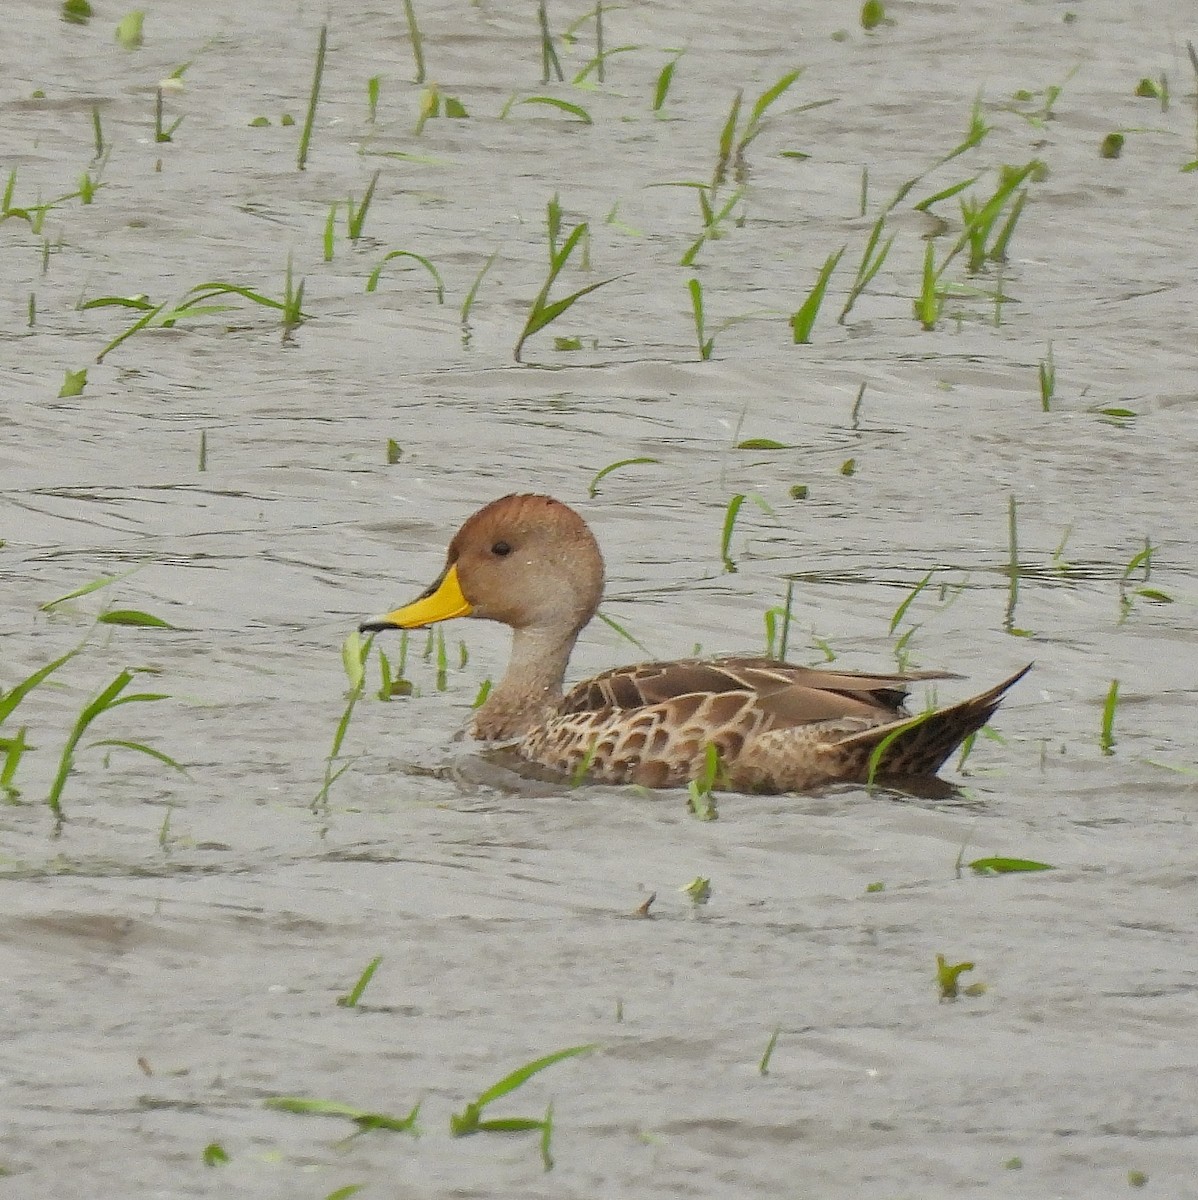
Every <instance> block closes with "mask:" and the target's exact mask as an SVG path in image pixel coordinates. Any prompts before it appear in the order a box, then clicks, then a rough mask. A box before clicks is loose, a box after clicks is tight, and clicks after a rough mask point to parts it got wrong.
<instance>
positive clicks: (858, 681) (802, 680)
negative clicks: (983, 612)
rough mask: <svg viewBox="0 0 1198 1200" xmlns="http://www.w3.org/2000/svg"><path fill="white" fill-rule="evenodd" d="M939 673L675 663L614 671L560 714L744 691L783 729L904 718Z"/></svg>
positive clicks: (762, 662) (589, 684) (743, 660)
mask: <svg viewBox="0 0 1198 1200" xmlns="http://www.w3.org/2000/svg"><path fill="white" fill-rule="evenodd" d="M944 678H951V676H949V675H947V674H944V673H941V672H937V671H928V672H919V673H913V674H907V675H859V674H855V673H854V672H851V671H823V670H816V669H815V668H812V667H800V666H796V665H794V664H792V663H784V662H778V661H777V660H775V659H772V658H754V657H743V656H732V657H727V658H714V659H699V658H686V659H677V660H675V661H672V662H648V663H636V664H634V665H632V666H627V667H616V668H614V669H612V670H610V671H604V672H603V673H602V674H600V675H596V676H594V677H593V678H591V679H587V680H584V681H583V682H582V683H580V684H578V685H577V686H576V687H575V688H573V689H572V690H571V691H570V692H569V693H568V694H567V695H566V697H565V698H564V699H563V701H562V703H561V707H560V709H559V711H560V712H562V713H584V712H599V711H604V710H613V709H615V710H621V711H627V710H631V709H638V708H647V707H651V706H653V705H656V704H662V703H665V702H666V701H669V700H673V699H675V698H677V697H679V696H687V695H706V696H714V695H719V694H722V693H727V692H739V693H741V694H742V695H745V696H747V697H750V698H751V701H752V703H753V704H754V705H755V706H756V707H757V708H758V709H759V710H760V712H761V713H763V714H766V723H767V724H768V725H770V726H771V727H777V728H783V727H787V726H794V725H806V724H810V723H811V722H814V721H831V720H836V719H837V718H841V717H869V718H872V719H873V720H874V721H878V722H883V721H889V720H893V719H894V718H895V717H896V716H902V715H904V714H903V707H902V705H903V700H904V699H905V698H906V695H907V687H906V685H907V684H908V683H910V682H912V681H914V680H918V679H944Z"/></svg>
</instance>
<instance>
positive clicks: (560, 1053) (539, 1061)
mask: <svg viewBox="0 0 1198 1200" xmlns="http://www.w3.org/2000/svg"><path fill="white" fill-rule="evenodd" d="M598 1048H599V1047H598V1044H597V1043H595V1042H587V1043H586V1044H584V1045H581V1046H570V1047H568V1048H567V1049H565V1050H556V1051H554V1052H553V1053H552V1054H546V1055H545V1056H544V1057H543V1058H536V1059H533V1061H532V1062H528V1063H525V1064H524V1066H522V1067H517V1068H516V1070H514V1071H513V1072H512V1073H511V1074H510V1075H505V1076H504V1077H503V1078H502V1079H501V1080H499V1082H498V1083H494V1084H492V1085H491V1086H490V1087H489V1088H487V1090H486V1091H485V1092H482V1093H481V1094H480V1095H479V1097H478V1099H477V1100H475V1102H474V1103H475V1105H476V1106H477V1107H478V1108H479V1109H480V1110H481V1109H484V1108H486V1106H487V1105H488V1104H491V1103H492V1102H493V1101H495V1100H498V1099H499V1098H500V1097H502V1096H507V1095H509V1094H510V1093H511V1092H514V1091H515V1090H516V1089H517V1088H518V1087H522V1086H523V1085H524V1084H525V1083H527V1082H528V1081H529V1080H530V1079H531V1078H532V1077H533V1076H534V1075H537V1074H539V1073H540V1072H541V1071H544V1070H545V1069H546V1068H547V1067H552V1066H553V1065H554V1064H555V1063H559V1062H561V1061H562V1060H563V1059H567V1058H576V1057H578V1056H579V1055H582V1054H590V1053H591V1052H592V1051H594V1050H597V1049H598Z"/></svg>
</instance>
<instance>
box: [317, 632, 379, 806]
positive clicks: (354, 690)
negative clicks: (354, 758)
mask: <svg viewBox="0 0 1198 1200" xmlns="http://www.w3.org/2000/svg"><path fill="white" fill-rule="evenodd" d="M373 644H374V635H373V634H372V635H371V636H370V637H368V638H366V639H365V640H363V638H362V636H361V634H359V633H358V632H357V631H356V630H355V631H354V632H353V633H351V634H350V635H349V636H348V637H347V638H346V639H345V641H344V642H342V644H341V663H342V666H344V668H345V674H346V676H347V678H348V679H349V692H348V694H347V696H346V701H345V709H344V711H343V712H342V713H341V720H340V721H338V722H337V728H336V730H335V731H334V733H333V744H332V746H331V747H330V749H329V752H328V754H327V755H326V756H325V768H324V782H323V783H322V784H321V787H320V791H319V792H317V793H316V799H315V800H313V801H312V808H313V809H314V810H315V809H317V808H320V807H321V806H322V805H325V804H327V803H328V800H329V791H330V789H331V788H332V786H333V784H334V783H336V782H337V780H338V779H340V778H341V776H342V775H344V774H345V772H346V771H347V770H348V769H349V767H350V765H351V763H348V762H347V763H343V764H342V765H341V766H337V765H336V763H337V758H338V756H339V755H340V754H341V746H342V743H344V741H345V735H346V734H347V733H348V732H349V723H350V719H351V718H352V717H353V715H354V709H355V707H357V703H358V701H359V700H360V699H361V698H362V693H363V692H364V691H365V689H366V660H367V658H369V657H370V647H371V646H372V645H373Z"/></svg>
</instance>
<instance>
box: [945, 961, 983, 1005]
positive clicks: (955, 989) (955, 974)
mask: <svg viewBox="0 0 1198 1200" xmlns="http://www.w3.org/2000/svg"><path fill="white" fill-rule="evenodd" d="M972 970H973V963H971V962H959V963H950V962H949V961H948V960H947V959H946V958H945V957H944V955H943V954H937V955H936V985H937V987H938V988H939V989H940V999H941V1000H942V1001H943V1000H956V999H957V997H958V996H959V995H960V993H961V991H962V990H964V992H965V994H966V995H967V996H979V995H981V994H982V992H984V991H985V990H986V985H985V984H980V983H975V984H971V985H970V986H969V987H967V988H965V989H962V988H961V986H960V978H961V976H962V975H963V974H964V973H965V972H966V971H972Z"/></svg>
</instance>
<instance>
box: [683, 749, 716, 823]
mask: <svg viewBox="0 0 1198 1200" xmlns="http://www.w3.org/2000/svg"><path fill="white" fill-rule="evenodd" d="M723 777H724V765H723V763H722V762H721V761H720V752H719V749H718V748H717V747H716V746H715V745H714V744H712V743H710V742H709V743H708V745H707V748H706V749H705V750H704V751H703V770H702V771H701V772H700V773H699V777H698V778H697V779H692V780H691V781H690V783H688V784H687V785H686V790H687V799H686V806H687V808H689V809H690V811H691V812H692V813H693V814H694V815H695V816H696V817H697V818H698V819H699V820H700V821H715V820H717V819H718V817H719V815H720V814H719V810H718V809H717V808H716V798H715V787H716V785H717V784H719V783H720V782H721V781H722V780H723Z"/></svg>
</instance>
